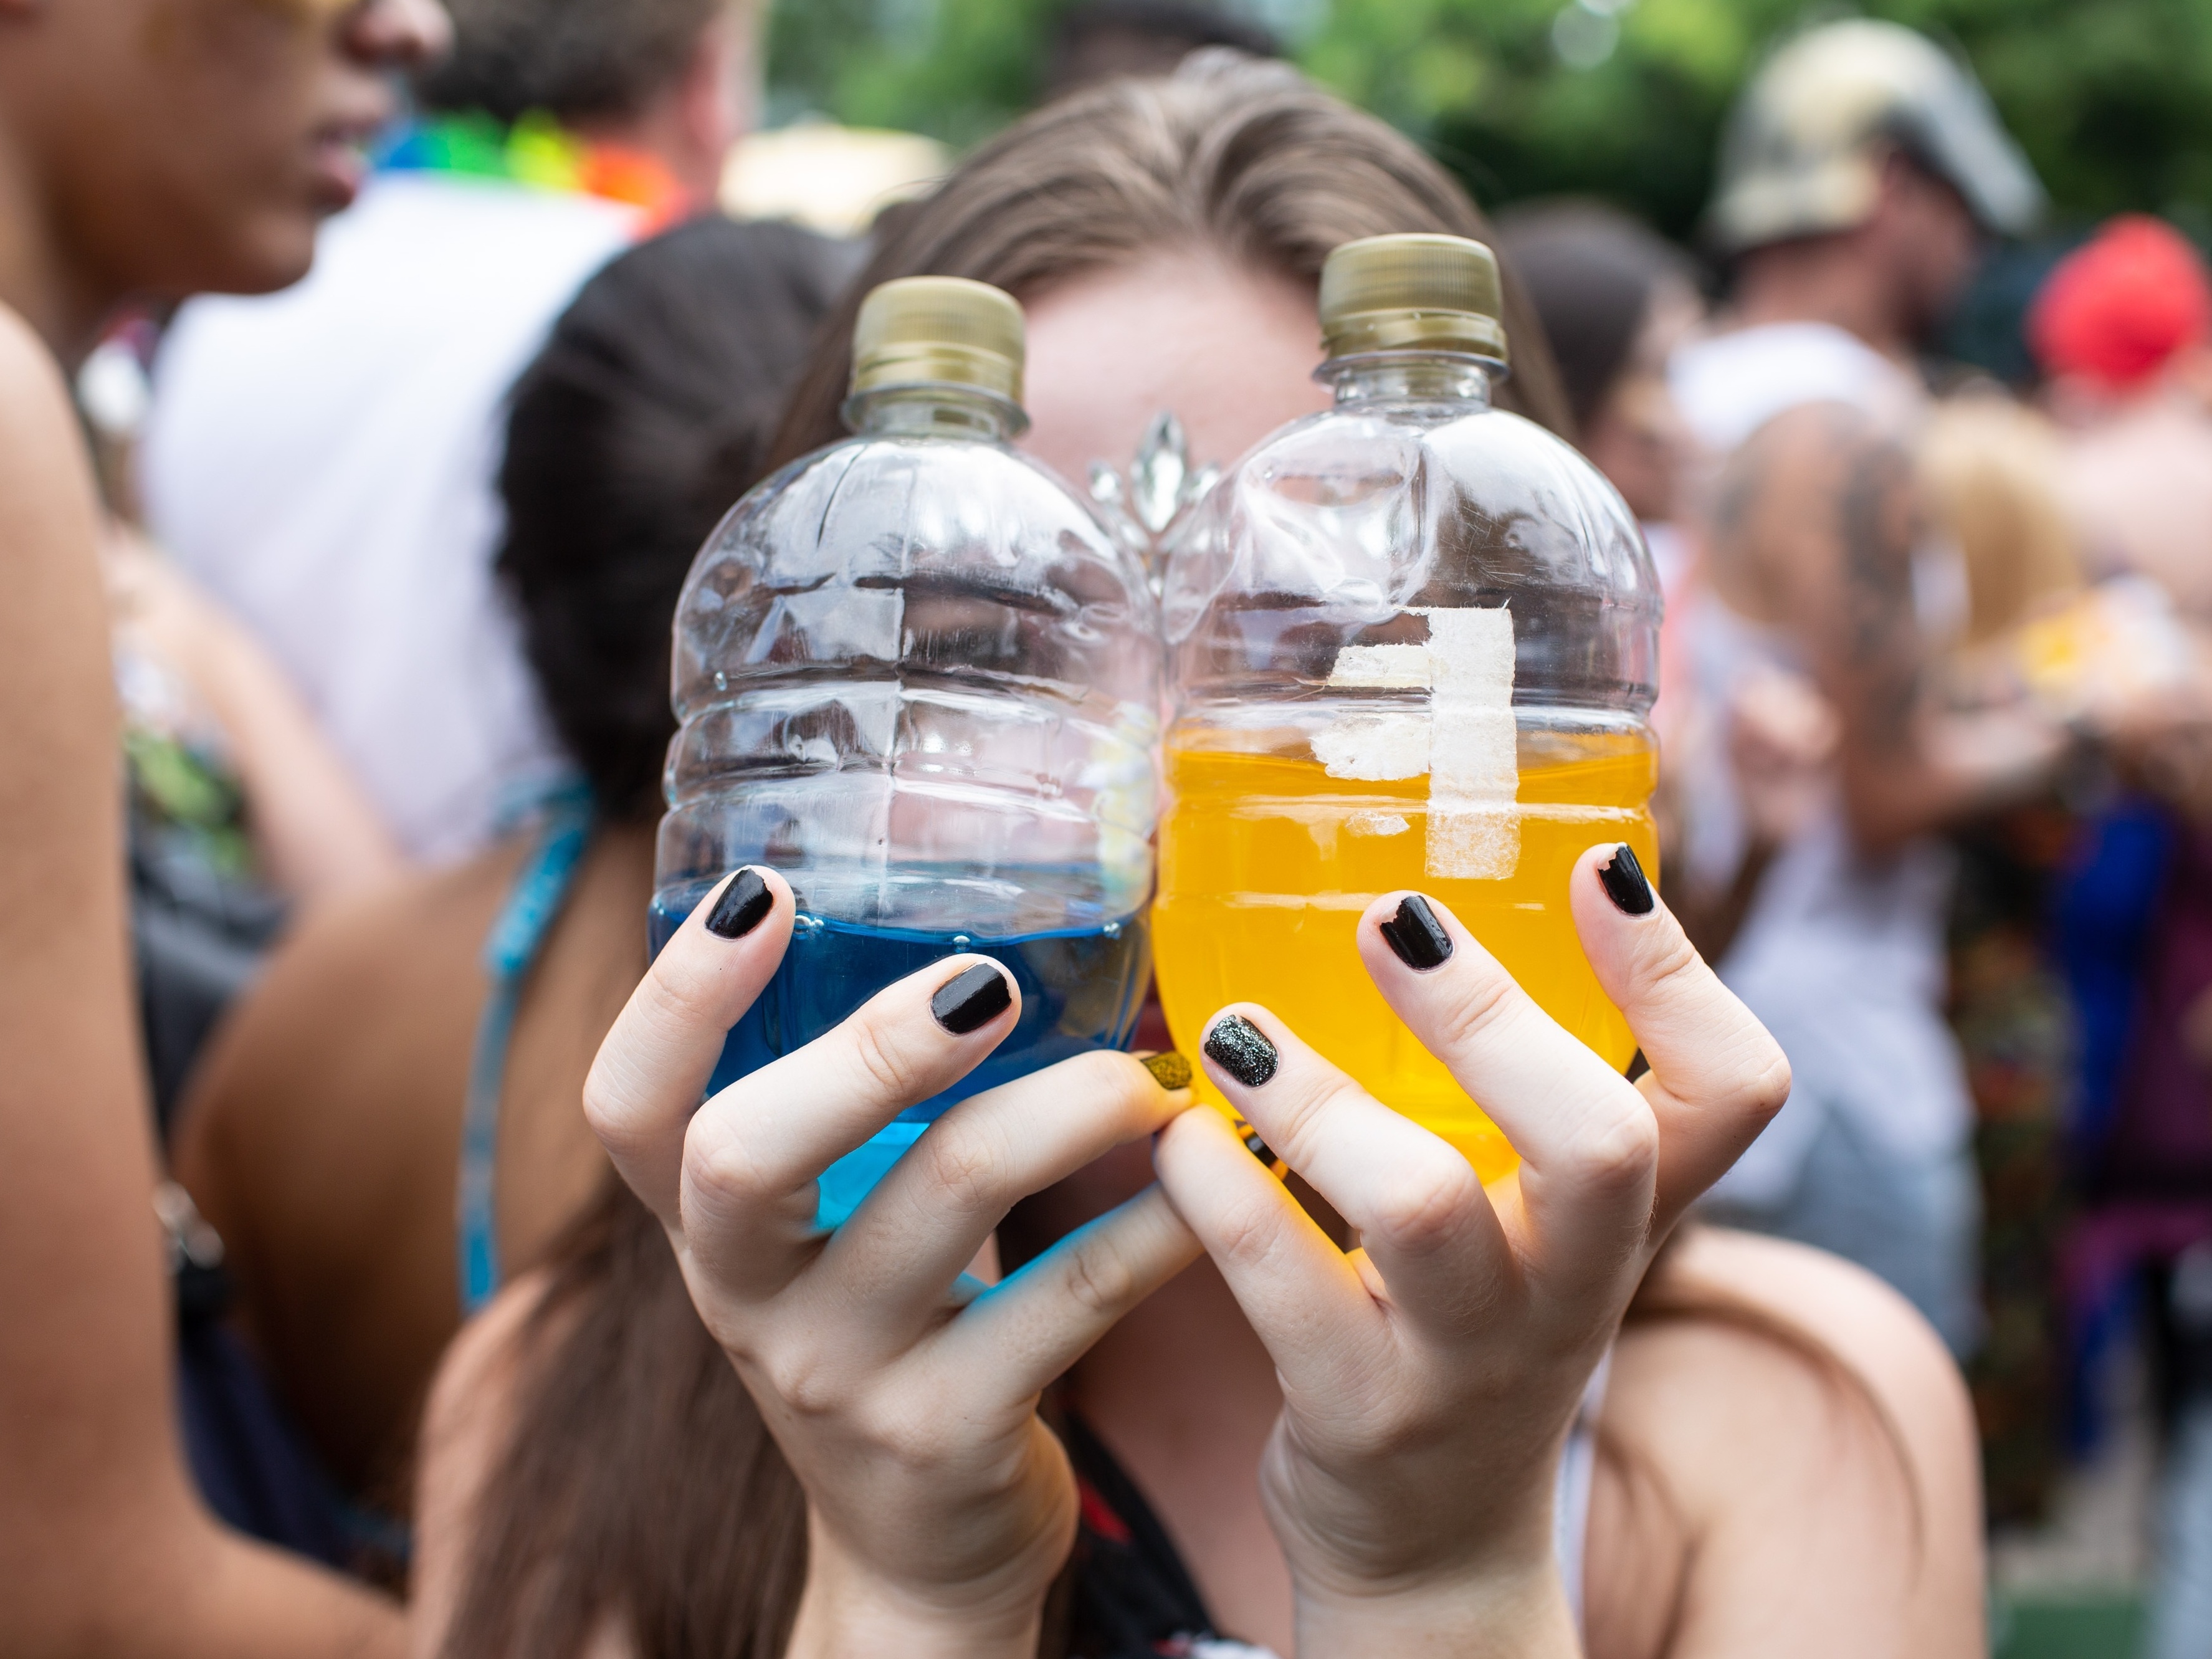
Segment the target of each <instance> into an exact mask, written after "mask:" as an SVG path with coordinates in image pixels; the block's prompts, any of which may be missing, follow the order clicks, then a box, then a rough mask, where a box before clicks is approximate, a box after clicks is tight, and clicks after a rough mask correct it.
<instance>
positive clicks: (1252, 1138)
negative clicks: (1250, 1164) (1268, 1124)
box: [1244, 1129, 1275, 1170]
mask: <svg viewBox="0 0 2212 1659" xmlns="http://www.w3.org/2000/svg"><path fill="white" fill-rule="evenodd" d="M1244 1150H1245V1151H1246V1152H1249V1153H1251V1154H1252V1156H1253V1157H1255V1158H1258V1159H1259V1160H1260V1162H1261V1163H1262V1164H1266V1165H1267V1167H1268V1168H1269V1169H1271V1170H1272V1169H1273V1168H1274V1167H1275V1155H1274V1153H1273V1152H1270V1151H1269V1150H1268V1149H1267V1142H1266V1141H1264V1140H1262V1139H1260V1132H1259V1131H1258V1130H1257V1129H1248V1130H1246V1131H1245V1133H1244Z"/></svg>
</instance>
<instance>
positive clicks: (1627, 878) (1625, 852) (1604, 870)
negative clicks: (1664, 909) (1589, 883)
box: [1597, 842, 1656, 916]
mask: <svg viewBox="0 0 2212 1659" xmlns="http://www.w3.org/2000/svg"><path fill="white" fill-rule="evenodd" d="M1597 878H1598V879H1599V880H1600V881H1601V882H1603V883H1604V884H1605V896H1607V898H1609V899H1611V900H1612V901H1613V908H1615V909H1616V910H1619V911H1620V913H1621V914H1622V915H1628V916H1648V915H1650V914H1651V907H1652V905H1653V904H1654V903H1655V902H1656V900H1654V899H1653V898H1652V896H1651V884H1650V881H1649V880H1647V879H1646V878H1644V866H1642V865H1640V864H1638V862H1637V861H1636V849H1635V848H1633V847H1631V846H1630V845H1629V844H1628V843H1627V842H1621V843H1620V846H1618V847H1616V848H1613V857H1612V858H1611V859H1610V860H1607V862H1606V863H1604V864H1601V865H1600V866H1598V871H1597Z"/></svg>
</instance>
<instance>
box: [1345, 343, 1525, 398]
mask: <svg viewBox="0 0 2212 1659" xmlns="http://www.w3.org/2000/svg"><path fill="white" fill-rule="evenodd" d="M1501 367H1502V366H1501V365H1499V364H1498V363H1494V362H1491V361H1490V359H1488V358H1486V357H1472V356H1467V355H1466V354H1465V353H1463V352H1456V351H1363V352H1361V353H1359V354H1358V356H1352V357H1332V358H1330V359H1329V360H1328V362H1325V363H1323V364H1322V366H1321V369H1320V372H1319V374H1316V377H1315V378H1316V379H1317V380H1322V381H1324V382H1325V383H1327V384H1328V385H1329V386H1334V388H1335V389H1336V402H1337V406H1338V407H1339V408H1342V407H1343V406H1344V405H1346V404H1365V403H1424V404H1425V403H1461V404H1475V405H1476V406H1477V407H1479V408H1482V409H1487V408H1489V407H1490V381H1491V376H1492V375H1493V374H1498V372H1499V371H1500V369H1501Z"/></svg>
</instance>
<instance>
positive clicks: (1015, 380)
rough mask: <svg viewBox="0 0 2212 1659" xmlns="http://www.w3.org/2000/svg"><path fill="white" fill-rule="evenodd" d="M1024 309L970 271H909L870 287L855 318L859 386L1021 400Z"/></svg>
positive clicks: (855, 375) (855, 377)
mask: <svg viewBox="0 0 2212 1659" xmlns="http://www.w3.org/2000/svg"><path fill="white" fill-rule="evenodd" d="M1022 358H1023V343H1022V308H1021V307H1019V306H1018V305H1016V304H1015V303H1014V301H1013V296H1012V295H1009V294H1007V293H1006V292H1005V291H1004V290H1002V289H995V288H993V287H992V286H991V285H990V284H989V283H971V282H969V280H968V279H967V278H966V277H964V276H902V277H900V278H899V279H898V280H897V281H896V282H890V283H884V284H883V285H882V286H881V287H879V288H876V289H872V290H870V292H869V294H868V297H867V298H866V299H865V300H863V301H860V316H859V318H858V319H855V320H854V324H853V387H852V389H853V391H854V392H856V393H858V392H881V391H884V390H885V389H886V388H888V387H890V386H974V387H975V389H976V390H977V391H979V392H992V393H994V394H995V395H997V396H999V397H1001V398H1006V400H1007V401H1008V402H1009V403H1015V404H1018V403H1019V402H1021V400H1022Z"/></svg>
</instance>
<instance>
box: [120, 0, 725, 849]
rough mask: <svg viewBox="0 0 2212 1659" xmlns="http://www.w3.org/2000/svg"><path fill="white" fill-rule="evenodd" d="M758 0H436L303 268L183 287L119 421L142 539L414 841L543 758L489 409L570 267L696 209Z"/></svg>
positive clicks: (506, 795) (527, 797)
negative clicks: (147, 409) (143, 398)
mask: <svg viewBox="0 0 2212 1659" xmlns="http://www.w3.org/2000/svg"><path fill="white" fill-rule="evenodd" d="M760 9H761V8H760V7H758V6H757V4H756V3H754V0H627V3H623V4H619V5H610V4H602V3H598V0H460V3H459V4H457V5H456V6H454V7H453V14H454V33H455V45H454V50H453V53H452V55H451V56H450V57H449V58H447V60H446V61H445V62H444V64H442V65H441V66H440V67H439V68H438V69H437V70H435V71H434V72H432V73H429V74H428V75H427V76H423V77H422V80H421V82H420V84H419V87H418V88H417V91H418V97H419V100H420V106H421V108H420V113H419V115H418V117H417V118H416V119H415V120H414V121H413V122H412V123H411V124H410V125H408V126H407V127H406V128H404V130H402V131H400V132H399V133H398V135H396V136H395V137H392V138H390V139H389V140H387V143H386V150H385V153H384V155H383V156H382V158H381V161H380V166H379V167H378V169H377V171H376V173H375V174H374V176H373V177H372V178H371V179H370V180H369V181H368V185H367V186H366V188H365V189H364V190H363V191H362V199H361V201H360V202H359V203H358V204H356V206H355V207H354V208H353V209H352V210H350V211H349V212H348V213H346V214H345V215H344V216H342V217H341V218H340V219H339V220H338V221H337V222H335V223H334V224H333V225H332V226H331V228H330V230H329V231H328V233H327V234H326V235H325V242H324V246H323V249H322V252H321V254H320V257H319V258H318V259H317V261H316V265H315V270H314V273H313V276H311V277H310V278H309V279H308V280H307V282H306V283H301V285H300V286H299V287H298V288H296V289H293V290H292V291H290V292H289V293H286V294H284V295H280V296H276V297H274V298H270V299H264V300H210V301H203V302H200V303H197V304H193V305H189V306H187V307H185V308H184V310H183V311H182V312H181V313H179V316H178V318H177V319H176V321H175V322H174V324H173V325H172V327H171V329H170V331H169V333H168V335H167V338H166V339H165V341H164V343H163V345H162V349H161V355H160V356H159V358H158V359H157V361H156V364H155V400H154V406H153V410H152V412H151V415H150V417H149V424H148V428H147V432H146V437H145V447H144V455H143V466H144V493H145V498H146V507H147V513H148V519H149V524H150V526H151V528H152V530H153V532H154V534H155V538H157V539H158V540H159V541H160V542H161V543H162V544H164V545H165V546H167V548H168V549H169V550H171V551H172V552H173V554H174V555H175V556H176V558H177V559H178V561H179V562H180V563H181V564H182V565H183V567H184V568H185V570H187V571H188V572H189V573H191V574H192V575H193V576H194V577H196V578H197V580H199V581H200V582H202V583H203V584H204V586H206V588H207V589H208V591H209V592H210V593H212V594H213V595H214V597H215V598H216V599H217V600H218V601H219V602H221V603H222V605H225V606H227V607H228V609H229V610H231V611H233V612H234V613H235V614H236V615H237V616H238V617H240V620H241V621H242V622H243V623H245V624H246V627H247V628H248V629H251V630H252V632H253V633H254V634H255V635H257V636H258V638H260V639H261V640H262V641H264V643H265V644H266V645H267V646H268V647H269V649H270V651H271V653H273V654H274V655H275V657H276V659H277V661H278V662H279V663H280V664H281V665H283V668H284V670H285V671H286V672H287V673H289V675H290V676H291V677H292V678H293V680H294V682H295V684H297V685H298V686H299V687H300V689H301V692H302V693H303V694H304V696H305V697H306V699H307V704H308V706H309V708H310V709H311V710H312V711H313V714H315V716H316V718H317V719H318V720H320V721H321V723H322V724H323V726H324V728H325V731H327V732H328V733H329V734H330V736H331V739H332V740H333V741H334V743H335V744H336V745H337V749H338V750H339V752H340V754H341V755H342V757H343V758H344V760H345V761H346V762H347V763H348V764H349V765H350V766H351V767H352V769H354V771H355V772H356V775H358V776H359V777H360V779H361V780H362V783H363V785H364V786H365V787H366V788H367V789H368V793H369V795H370V797H371V799H372V800H373V801H374V805H375V806H376V808H377V809H378V811H380V813H381V814H382V816H383V817H384V819H385V821H386V823H388V825H389V826H390V828H391V830H392V833H393V835H394V836H396V837H397V838H398V842H399V844H400V846H401V847H402V848H403V849H404V851H405V853H406V854H408V855H409V856H410V857H411V858H414V859H418V860H430V861H434V862H441V861H450V860H455V859H459V858H461V857H464V856H465V855H467V854H471V853H473V852H475V851H477V850H478V849H479V848H482V847H483V845H484V844H485V843H486V842H488V841H489V840H490V838H491V837H492V836H493V834H494V833H495V826H497V825H498V824H499V823H501V817H502V814H503V813H509V812H512V811H516V810H519V809H520V808H521V807H523V806H526V805H528V804H529V803H530V802H531V801H532V800H533V799H535V798H537V797H538V795H540V794H542V793H544V792H545V791H546V790H548V789H550V788H551V787H556V785H557V782H558V781H559V780H560V779H561V778H562V776H563V775H565V774H566V773H567V771H568V758H567V757H565V756H564V755H563V753H562V750H561V746H560V743H559V741H558V738H557V736H556V733H555V732H554V731H553V729H552V727H551V726H550V724H549V722H548V720H547V719H546V716H545V713H544V708H543V705H542V704H541V703H540V702H539V701H538V697H537V695H536V692H535V690H534V689H533V687H532V684H531V680H530V675H529V671H528V668H527V666H526V664H525V662H524V660H523V656H522V649H521V646H520V641H519V639H518V636H517V633H516V629H515V624H514V621H513V617H512V615H511V614H510V613H509V612H508V611H507V609H506V607H505V605H503V603H502V601H501V596H500V594H499V592H498V591H497V588H496V586H495V583H494V581H493V578H492V571H491V563H492V558H493V553H494V550H495V547H496V546H497V544H498V540H499V534H500V515H499V504H498V501H497V498H496V496H495V493H494V490H493V488H492V474H493V471H494V469H495V467H496V465H498V457H499V435H500V430H501V401H502V399H503V398H505V397H506V395H507V389H508V388H509V387H510V386H512V385H513V382H514V380H515V377H516V376H517V375H518V374H520V372H521V370H522V368H523V367H524V365H525V364H526V363H527V362H529V360H530V358H531V356H532V354H533V353H534V352H535V351H536V350H537V349H538V346H539V345H540V344H541V343H543V341H544V337H545V335H546V331H547V330H548V329H549V328H550V326H551V324H552V321H553V319H554V318H555V317H556V316H557V315H559V314H560V312H561V310H562V307H564V306H565V305H567V304H568V301H569V300H570V299H571V298H572V297H573V296H574V294H575V292H576V290H577V289H578V288H579V287H580V285H581V284H582V283H583V281H584V279H585V278H586V277H587V276H590V275H591V273H592V271H594V270H597V269H598V268H599V266H600V265H602V264H605V262H606V261H607V259H608V258H611V256H612V255H614V254H615V253H617V252H619V251H620V250H621V249H623V248H624V247H626V246H629V244H630V243H632V242H633V241H635V240H637V238H638V237H640V236H641V235H643V234H647V233H649V232H651V231H653V230H654V229H658V228H661V227H663V226H665V225H667V224H670V223H672V222H676V221H677V220H679V219H681V218H684V217H685V216H689V215H690V214H692V213H694V212H696V211H700V210H704V209H707V208H708V207H709V206H711V204H712V203H713V201H714V191H715V189H716V186H717V184H718V183H719V181H720V174H721V169H722V165H723V159H724V155H725V154H726V151H727V150H728V149H729V147H730V145H731V143H732V140H733V139H734V138H735V137H737V135H738V132H739V131H742V129H743V127H744V125H745V123H746V120H747V119H748V118H749V115H750V103H751V95H752V84H753V81H754V78H755V75H756V69H755V64H754V51H755V36H756V33H757V14H758V12H759V10H760Z"/></svg>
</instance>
